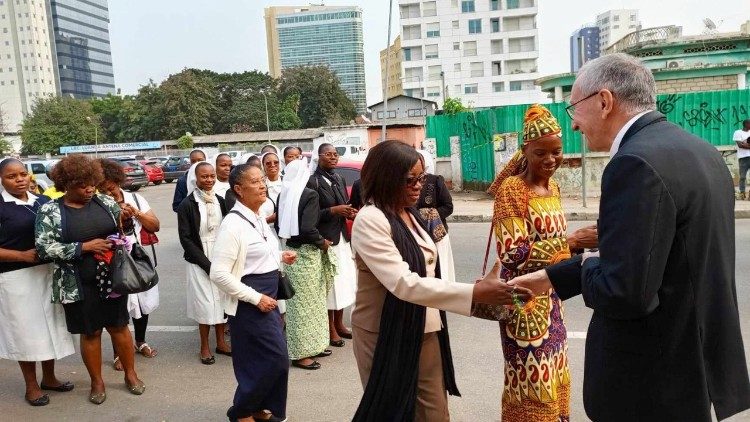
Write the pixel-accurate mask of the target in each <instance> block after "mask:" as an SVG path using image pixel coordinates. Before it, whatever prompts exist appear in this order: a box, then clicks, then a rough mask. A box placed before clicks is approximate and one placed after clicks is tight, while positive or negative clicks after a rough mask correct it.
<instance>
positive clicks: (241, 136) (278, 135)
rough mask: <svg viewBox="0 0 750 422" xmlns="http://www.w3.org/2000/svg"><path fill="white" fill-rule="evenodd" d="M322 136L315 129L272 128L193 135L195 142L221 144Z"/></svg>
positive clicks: (297, 139)
mask: <svg viewBox="0 0 750 422" xmlns="http://www.w3.org/2000/svg"><path fill="white" fill-rule="evenodd" d="M321 136H323V131H322V130H321V129H319V128H315V129H295V130H273V131H271V132H245V133H224V134H220V135H202V136H193V140H194V141H195V143H196V144H223V143H230V144H231V143H241V142H263V141H268V140H269V139H270V140H271V142H274V141H309V140H313V139H316V138H319V137H321Z"/></svg>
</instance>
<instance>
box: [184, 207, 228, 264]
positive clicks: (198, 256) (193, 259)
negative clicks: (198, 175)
mask: <svg viewBox="0 0 750 422" xmlns="http://www.w3.org/2000/svg"><path fill="white" fill-rule="evenodd" d="M216 198H217V200H218V201H219V207H220V208H221V215H222V217H223V216H225V215H227V207H226V205H225V204H224V198H222V197H220V196H219V195H216ZM200 227H201V213H200V211H199V209H198V202H197V201H196V200H195V197H194V196H193V195H188V196H187V197H186V198H185V199H183V200H182V202H181V203H180V206H179V207H177V232H178V234H179V236H180V244H181V245H182V249H184V250H185V253H184V255H183V256H184V257H185V261H187V262H189V263H191V264H195V265H197V266H199V267H201V269H202V270H203V271H205V272H206V274H209V273H210V272H211V261H209V259H208V257H206V251H204V250H203V242H201V236H200ZM216 230H219V228H218V227H217V228H216Z"/></svg>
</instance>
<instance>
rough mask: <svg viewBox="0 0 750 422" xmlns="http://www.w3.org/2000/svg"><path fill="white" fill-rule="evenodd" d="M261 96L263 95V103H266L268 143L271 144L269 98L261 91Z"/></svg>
mask: <svg viewBox="0 0 750 422" xmlns="http://www.w3.org/2000/svg"><path fill="white" fill-rule="evenodd" d="M260 93H261V94H263V101H264V102H265V103H266V137H267V138H268V143H269V144H270V143H271V124H270V123H269V120H268V97H267V96H266V93H265V92H264V91H263V90H261V91H260Z"/></svg>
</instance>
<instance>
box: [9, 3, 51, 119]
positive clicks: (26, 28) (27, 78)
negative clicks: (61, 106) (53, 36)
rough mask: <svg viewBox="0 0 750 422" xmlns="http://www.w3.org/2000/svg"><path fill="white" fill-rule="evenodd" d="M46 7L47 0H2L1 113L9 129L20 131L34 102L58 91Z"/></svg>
mask: <svg viewBox="0 0 750 422" xmlns="http://www.w3.org/2000/svg"><path fill="white" fill-rule="evenodd" d="M47 7H48V5H47V2H45V1H44V0H20V1H15V0H0V113H2V117H3V126H4V127H3V128H2V130H4V131H6V132H12V133H14V132H18V131H19V130H20V129H21V122H22V121H23V117H24V113H28V112H29V111H30V110H31V106H32V105H33V104H34V101H35V100H36V99H37V98H41V97H52V96H54V95H56V93H57V90H58V86H57V80H56V77H55V64H54V63H55V62H54V57H53V54H52V46H51V45H50V44H51V42H50V36H49V31H50V27H51V25H50V22H49V21H48V16H49V15H48V11H47V9H46V8H47Z"/></svg>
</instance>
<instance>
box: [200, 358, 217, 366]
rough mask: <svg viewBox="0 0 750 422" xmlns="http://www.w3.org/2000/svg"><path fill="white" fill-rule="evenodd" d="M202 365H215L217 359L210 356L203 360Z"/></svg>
mask: <svg viewBox="0 0 750 422" xmlns="http://www.w3.org/2000/svg"><path fill="white" fill-rule="evenodd" d="M201 363H202V364H204V365H213V364H214V363H216V358H215V357H213V356H209V357H207V358H201Z"/></svg>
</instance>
